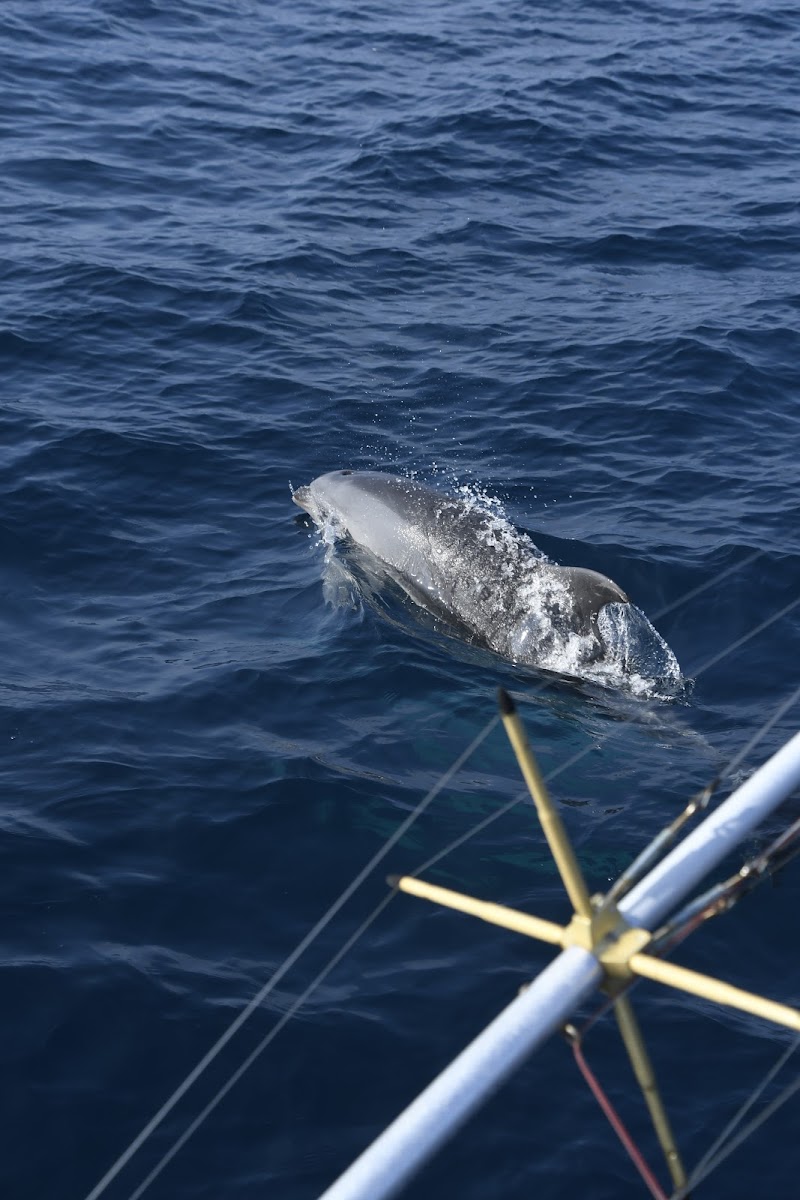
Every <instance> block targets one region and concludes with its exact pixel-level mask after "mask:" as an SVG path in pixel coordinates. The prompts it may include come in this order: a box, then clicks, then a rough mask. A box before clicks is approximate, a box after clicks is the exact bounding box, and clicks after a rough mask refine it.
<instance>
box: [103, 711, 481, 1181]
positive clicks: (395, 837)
mask: <svg viewBox="0 0 800 1200" xmlns="http://www.w3.org/2000/svg"><path fill="white" fill-rule="evenodd" d="M499 720H500V718H499V716H497V715H495V716H493V717H492V718H491V719H490V720H489V721H487V723H486V724H485V725H484V727H483V729H482V730H481V731H480V733H478V734H477V735H476V736H475V737H474V738H473V739H472V741H471V742H470V744H469V745H468V746H467V748H466V750H463V751H462V752H461V754H459V756H458V758H457V759H456V760H455V761H454V762H453V763H452V765H451V766H450V767H449V768H448V769H447V770H446V771H445V772H444V774H443V775H441V776H440V778H439V779H438V780H437V781H436V783H435V784H434V785H433V787H432V788H431V789H430V790H429V791H428V792H427V793H426V795H425V796H424V797H423V798H422V800H420V802H419V804H418V805H417V806H416V808H415V809H414V810H413V811H412V812H411V813H409V815H408V816H407V817H406V818H405V820H404V821H402V822H401V823H400V825H398V827H397V829H396V830H395V831H394V833H393V834H392V835H391V836H390V837H389V838H387V840H386V841H385V842H384V843H383V845H382V846H381V848H380V849H379V850H378V851H376V853H375V854H373V856H372V858H371V859H370V860H369V862H368V863H367V864H366V866H364V867H362V869H361V870H360V871H359V873H358V874H357V875H356V876H355V878H354V879H353V880H352V881H351V882H350V883H349V884H348V886H347V887H346V888H345V889H344V891H343V892H342V893H341V894H340V895H339V897H338V898H337V899H336V900H335V901H334V902H333V904H332V905H331V906H330V908H328V909H327V911H326V912H325V913H323V915H322V916H321V917H320V919H319V920H318V921H317V923H316V925H314V926H313V927H312V928H311V929H310V930H309V932H308V933H307V934H306V936H305V937H304V938H303V940H302V941H301V942H300V943H299V944H298V945H297V946H296V947H295V949H294V950H293V951H292V952H291V954H290V955H289V956H288V957H287V958H286V959H285V960H284V961H283V963H282V964H281V966H280V967H278V969H277V970H276V971H275V972H274V973H273V974H272V975H271V976H270V978H269V979H268V980H267V982H266V983H265V984H264V986H263V987H262V988H261V989H260V991H258V992H257V993H256V995H255V996H254V997H253V999H252V1000H251V1001H250V1002H249V1003H248V1004H247V1005H245V1007H244V1008H243V1009H242V1011H241V1012H240V1013H239V1014H238V1015H237V1016H236V1017H235V1019H234V1020H233V1021H232V1022H231V1024H230V1025H229V1026H228V1028H227V1029H226V1030H225V1032H224V1033H223V1034H222V1035H221V1036H220V1037H219V1038H218V1039H217V1040H216V1042H214V1044H213V1046H212V1047H211V1048H210V1049H209V1050H208V1051H207V1052H206V1053H205V1054H204V1055H203V1057H202V1058H201V1059H200V1061H199V1062H198V1063H197V1065H196V1066H195V1067H194V1068H193V1069H192V1070H191V1071H190V1072H189V1074H188V1075H187V1076H186V1078H185V1079H184V1080H183V1082H182V1083H181V1084H179V1086H178V1087H177V1088H176V1089H175V1091H174V1092H173V1093H172V1094H171V1096H169V1098H168V1099H167V1100H165V1102H164V1103H163V1104H162V1105H161V1108H159V1110H158V1111H157V1112H156V1113H155V1114H154V1116H152V1117H151V1118H150V1120H149V1121H148V1122H147V1124H146V1125H145V1126H144V1128H143V1129H142V1130H141V1131H140V1132H139V1133H138V1134H137V1135H136V1137H135V1138H134V1139H133V1141H132V1142H131V1143H130V1144H129V1146H128V1147H127V1149H126V1150H124V1151H123V1153H122V1154H121V1155H120V1156H119V1157H118V1158H117V1159H116V1160H115V1161H114V1162H113V1163H112V1165H111V1166H110V1167H109V1169H108V1170H107V1171H106V1173H105V1175H103V1177H102V1179H100V1180H99V1181H98V1183H96V1184H95V1186H94V1187H93V1188H92V1190H91V1191H90V1192H89V1193H88V1194H87V1196H86V1200H97V1197H99V1196H101V1195H102V1194H103V1192H104V1191H105V1190H106V1188H107V1187H108V1185H109V1184H110V1183H111V1181H112V1180H113V1179H115V1178H116V1176H117V1175H118V1174H119V1173H120V1171H121V1170H122V1168H123V1167H124V1166H125V1165H126V1164H127V1163H128V1162H129V1161H130V1160H131V1158H132V1157H133V1155H134V1154H135V1153H136V1151H137V1150H138V1149H139V1148H140V1147H141V1146H142V1145H143V1144H144V1142H146V1141H147V1139H148V1138H149V1137H150V1135H151V1134H152V1133H153V1132H154V1131H155V1130H156V1129H157V1128H158V1126H159V1125H160V1124H161V1122H162V1121H163V1120H164V1118H165V1117H166V1116H167V1115H168V1114H169V1113H170V1112H171V1111H172V1109H173V1108H174V1107H175V1105H176V1104H177V1103H178V1101H179V1100H180V1099H181V1098H182V1097H183V1096H185V1095H186V1093H187V1092H188V1090H189V1088H190V1087H192V1085H193V1084H194V1083H195V1082H196V1080H197V1079H199V1078H200V1076H201V1075H202V1074H203V1072H204V1071H205V1070H206V1068H207V1067H209V1066H210V1064H211V1063H212V1062H213V1061H214V1059H215V1058H216V1057H217V1055H218V1054H219V1053H220V1051H221V1050H222V1049H223V1048H224V1047H225V1046H226V1045H227V1044H228V1042H229V1041H230V1040H231V1038H232V1037H233V1035H234V1034H235V1033H236V1032H237V1031H238V1030H239V1029H241V1027H242V1025H244V1023H245V1021H247V1020H248V1018H249V1017H250V1016H252V1014H253V1013H254V1012H255V1011H256V1009H257V1008H258V1007H259V1006H260V1005H261V1004H262V1003H263V1001H264V1000H265V999H266V997H267V996H268V995H269V993H270V992H271V991H272V990H273V988H274V987H275V986H276V984H278V983H279V982H280V980H281V979H282V978H283V977H284V975H286V973H287V972H288V971H289V970H290V969H291V968H292V967H293V966H294V964H295V963H296V962H297V960H298V959H299V958H300V957H301V956H302V955H303V954H304V953H305V951H306V950H307V949H308V947H309V946H310V945H311V943H312V942H313V941H315V939H316V938H317V937H318V935H319V934H320V933H322V931H323V930H324V929H325V928H326V926H328V925H329V924H330V922H331V921H332V920H333V918H334V917H335V916H336V914H337V913H338V912H339V911H340V910H341V909H342V908H343V907H344V905H345V904H346V903H347V901H348V900H349V899H350V897H351V896H352V895H353V893H354V892H356V891H357V889H358V888H359V887H360V886H361V884H362V883H363V882H364V880H365V879H366V878H367V877H368V876H369V875H370V874H371V873H372V871H374V869H375V867H377V865H378V864H379V863H380V862H381V861H382V860H383V859H384V858H385V857H386V855H387V854H388V853H389V851H390V850H391V849H392V848H393V847H394V846H396V845H397V843H398V842H399V841H400V839H401V838H402V837H403V836H404V834H405V833H406V832H407V831H408V830H409V829H410V828H411V826H412V825H413V824H414V822H415V821H417V820H418V819H419V817H421V816H422V814H423V813H424V812H425V810H426V809H427V808H428V807H429V805H430V804H431V802H432V801H433V800H434V799H435V797H436V796H437V795H438V794H439V792H440V791H441V790H442V788H443V787H445V785H446V784H447V783H449V781H450V780H451V779H452V778H453V776H454V775H455V774H456V773H457V772H458V771H459V770H460V769H461V767H462V766H463V765H464V763H465V762H466V761H467V760H468V759H469V758H470V757H471V755H472V754H473V753H474V752H475V750H477V748H478V746H480V744H481V743H482V742H483V741H484V740H485V739H486V738H487V737H488V735H489V734H490V733H491V731H492V730H493V729H494V727H495V726H496V725H497V723H498V721H499Z"/></svg>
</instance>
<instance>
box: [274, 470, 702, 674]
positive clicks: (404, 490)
mask: <svg viewBox="0 0 800 1200" xmlns="http://www.w3.org/2000/svg"><path fill="white" fill-rule="evenodd" d="M293 500H294V502H295V503H296V504H298V505H299V506H300V507H301V508H303V509H305V510H306V512H308V513H309V514H310V515H311V517H312V518H313V519H314V521H315V522H316V523H317V524H318V525H320V526H324V525H325V524H326V523H330V524H331V526H332V529H333V531H334V533H335V534H336V535H339V536H344V537H347V538H348V539H350V540H351V541H352V542H353V543H354V544H355V545H356V546H358V547H359V549H360V550H365V551H367V552H368V554H369V555H371V556H372V557H373V558H374V559H375V560H377V564H378V566H379V567H380V568H381V569H382V570H383V571H384V572H385V573H386V574H388V575H390V576H391V578H392V579H394V580H395V582H396V583H398V584H399V585H400V587H401V588H402V589H403V590H404V591H405V592H406V594H407V595H408V596H409V597H410V598H411V599H412V600H413V601H414V602H415V603H416V604H418V605H421V606H422V607H423V608H425V609H427V610H428V611H429V612H432V613H433V614H435V615H436V616H437V617H440V618H443V619H444V620H446V621H449V622H450V624H451V625H454V626H455V627H457V628H459V629H460V630H462V631H464V632H465V634H466V636H467V637H468V639H469V640H470V641H471V642H474V643H475V644H478V645H482V646H484V647H487V648H488V649H490V650H494V651H495V652H496V653H498V654H501V655H502V656H503V657H504V658H507V659H510V660H511V661H513V662H516V663H523V664H527V665H531V666H537V667H545V668H547V669H550V670H556V671H559V672H561V673H563V674H570V675H583V676H585V675H587V673H588V674H590V675H591V676H595V675H598V671H599V675H600V677H601V678H602V676H603V673H604V672H603V668H604V667H610V668H612V673H615V674H619V673H620V672H622V673H624V674H626V675H631V674H634V673H638V674H643V673H645V672H646V674H647V675H648V676H650V677H653V674H654V673H655V677H656V678H662V679H664V678H665V677H666V678H668V679H669V680H670V681H671V682H673V683H674V682H677V680H679V679H680V670H679V668H678V664H677V662H676V661H675V657H674V655H673V654H672V652H671V650H669V647H668V646H667V645H666V643H665V642H664V641H663V640H662V639H661V638H660V637H659V635H658V634H657V633H656V631H655V630H654V629H653V627H652V625H650V623H649V621H647V618H646V617H645V616H644V614H642V613H640V611H639V610H638V609H637V608H635V606H634V605H632V604H631V603H630V601H629V599H628V597H627V596H626V595H625V593H624V592H623V591H622V589H621V588H620V587H618V586H617V584H616V583H614V582H613V581H612V580H611V579H608V578H607V577H606V576H605V575H601V574H599V573H598V572H597V571H590V570H587V569H585V568H583V567H561V566H557V565H556V564H555V563H551V562H549V561H547V560H546V559H545V558H544V557H543V556H541V555H540V554H539V553H538V551H537V550H536V548H535V546H534V545H533V543H532V542H531V541H530V539H529V538H527V537H526V536H525V535H524V534H521V533H519V532H518V531H517V530H515V529H513V528H512V527H511V526H510V525H509V524H508V522H507V521H505V520H504V519H503V518H501V517H499V516H497V515H496V514H495V513H493V512H491V511H489V510H488V509H487V508H485V507H483V506H481V505H480V504H479V503H477V502H476V501H475V500H474V498H473V497H471V496H469V494H466V495H463V496H457V497H456V496H450V495H447V494H445V493H443V492H441V491H439V490H438V489H437V488H433V487H430V486H429V485H427V484H423V483H420V482H418V481H417V480H414V479H407V478H404V477H401V476H397V475H389V474H383V473H381V472H377V471H331V472H330V473H328V474H326V475H320V476H319V478H317V479H315V480H314V481H313V482H312V483H310V484H308V486H307V487H301V488H298V489H297V490H296V491H295V492H294V494H293ZM643 638H644V641H645V642H646V643H647V644H646V645H642V641H643ZM645 659H646V661H644V660H645ZM587 668H589V670H588V672H587ZM642 668H644V670H643V669H642ZM602 681H603V682H613V680H612V679H603V680H602Z"/></svg>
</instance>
